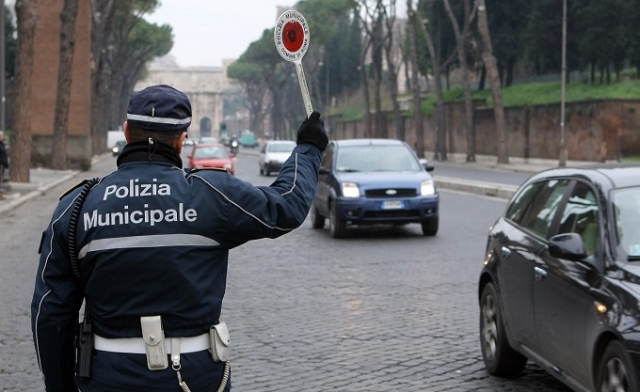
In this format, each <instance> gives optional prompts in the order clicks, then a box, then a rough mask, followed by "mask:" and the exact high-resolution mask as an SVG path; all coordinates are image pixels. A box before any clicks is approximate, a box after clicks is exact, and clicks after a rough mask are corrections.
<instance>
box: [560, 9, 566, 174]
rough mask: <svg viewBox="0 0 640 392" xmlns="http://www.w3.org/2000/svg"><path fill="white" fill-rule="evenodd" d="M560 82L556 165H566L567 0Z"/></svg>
mask: <svg viewBox="0 0 640 392" xmlns="http://www.w3.org/2000/svg"><path fill="white" fill-rule="evenodd" d="M561 77H562V82H561V83H560V84H561V86H562V87H561V89H562V92H561V98H560V160H559V162H558V166H563V167H564V166H567V142H566V140H565V134H564V133H565V132H564V129H565V123H564V120H565V113H564V107H565V98H566V94H567V87H566V84H567V0H562V76H561Z"/></svg>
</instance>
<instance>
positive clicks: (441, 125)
mask: <svg viewBox="0 0 640 392" xmlns="http://www.w3.org/2000/svg"><path fill="white" fill-rule="evenodd" d="M416 13H417V17H418V18H417V21H416V23H417V22H418V21H422V20H423V19H422V15H421V14H420V11H419V10H417V11H416ZM420 28H421V30H422V35H423V36H424V39H425V41H426V43H427V49H428V50H429V56H431V66H432V67H433V79H434V84H435V89H436V107H435V120H436V148H435V150H436V151H435V156H434V159H435V160H437V161H446V160H447V159H448V158H447V141H446V138H447V129H446V126H445V121H444V120H445V117H444V94H443V91H442V67H441V64H440V57H439V56H438V52H436V47H435V45H434V43H433V38H432V37H431V34H430V33H429V30H427V27H426V26H425V25H424V24H423V23H420Z"/></svg>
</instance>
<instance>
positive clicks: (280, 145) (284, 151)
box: [258, 140, 296, 176]
mask: <svg viewBox="0 0 640 392" xmlns="http://www.w3.org/2000/svg"><path fill="white" fill-rule="evenodd" d="M295 146H296V142H294V141H291V140H271V141H268V142H267V143H266V144H265V145H264V146H263V147H262V150H260V159H259V160H258V165H259V166H260V175H261V176H265V175H266V176H268V175H269V174H270V173H271V172H279V171H280V169H281V168H282V164H283V163H284V162H285V161H286V160H287V159H288V158H289V157H290V156H291V152H292V151H293V149H294V147H295Z"/></svg>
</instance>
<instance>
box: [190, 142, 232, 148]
mask: <svg viewBox="0 0 640 392" xmlns="http://www.w3.org/2000/svg"><path fill="white" fill-rule="evenodd" d="M202 147H223V148H224V147H225V145H224V144H222V143H198V144H195V145H194V148H202Z"/></svg>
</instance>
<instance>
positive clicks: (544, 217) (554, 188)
mask: <svg viewBox="0 0 640 392" xmlns="http://www.w3.org/2000/svg"><path fill="white" fill-rule="evenodd" d="M569 183H570V180H567V179H561V180H556V179H553V180H549V181H547V182H545V183H544V185H543V186H542V188H541V189H540V192H539V193H538V194H537V195H536V197H535V199H534V200H533V202H532V203H531V207H530V208H529V210H528V211H527V214H526V216H525V218H524V219H523V220H522V223H521V225H522V226H523V227H526V228H528V229H530V230H531V231H533V232H534V233H536V234H538V235H540V236H542V237H544V238H548V235H549V229H550V228H551V223H552V222H553V218H554V216H555V214H556V212H557V211H558V207H559V205H560V202H561V201H562V197H563V196H564V193H565V191H566V189H567V186H568V185H569Z"/></svg>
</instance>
